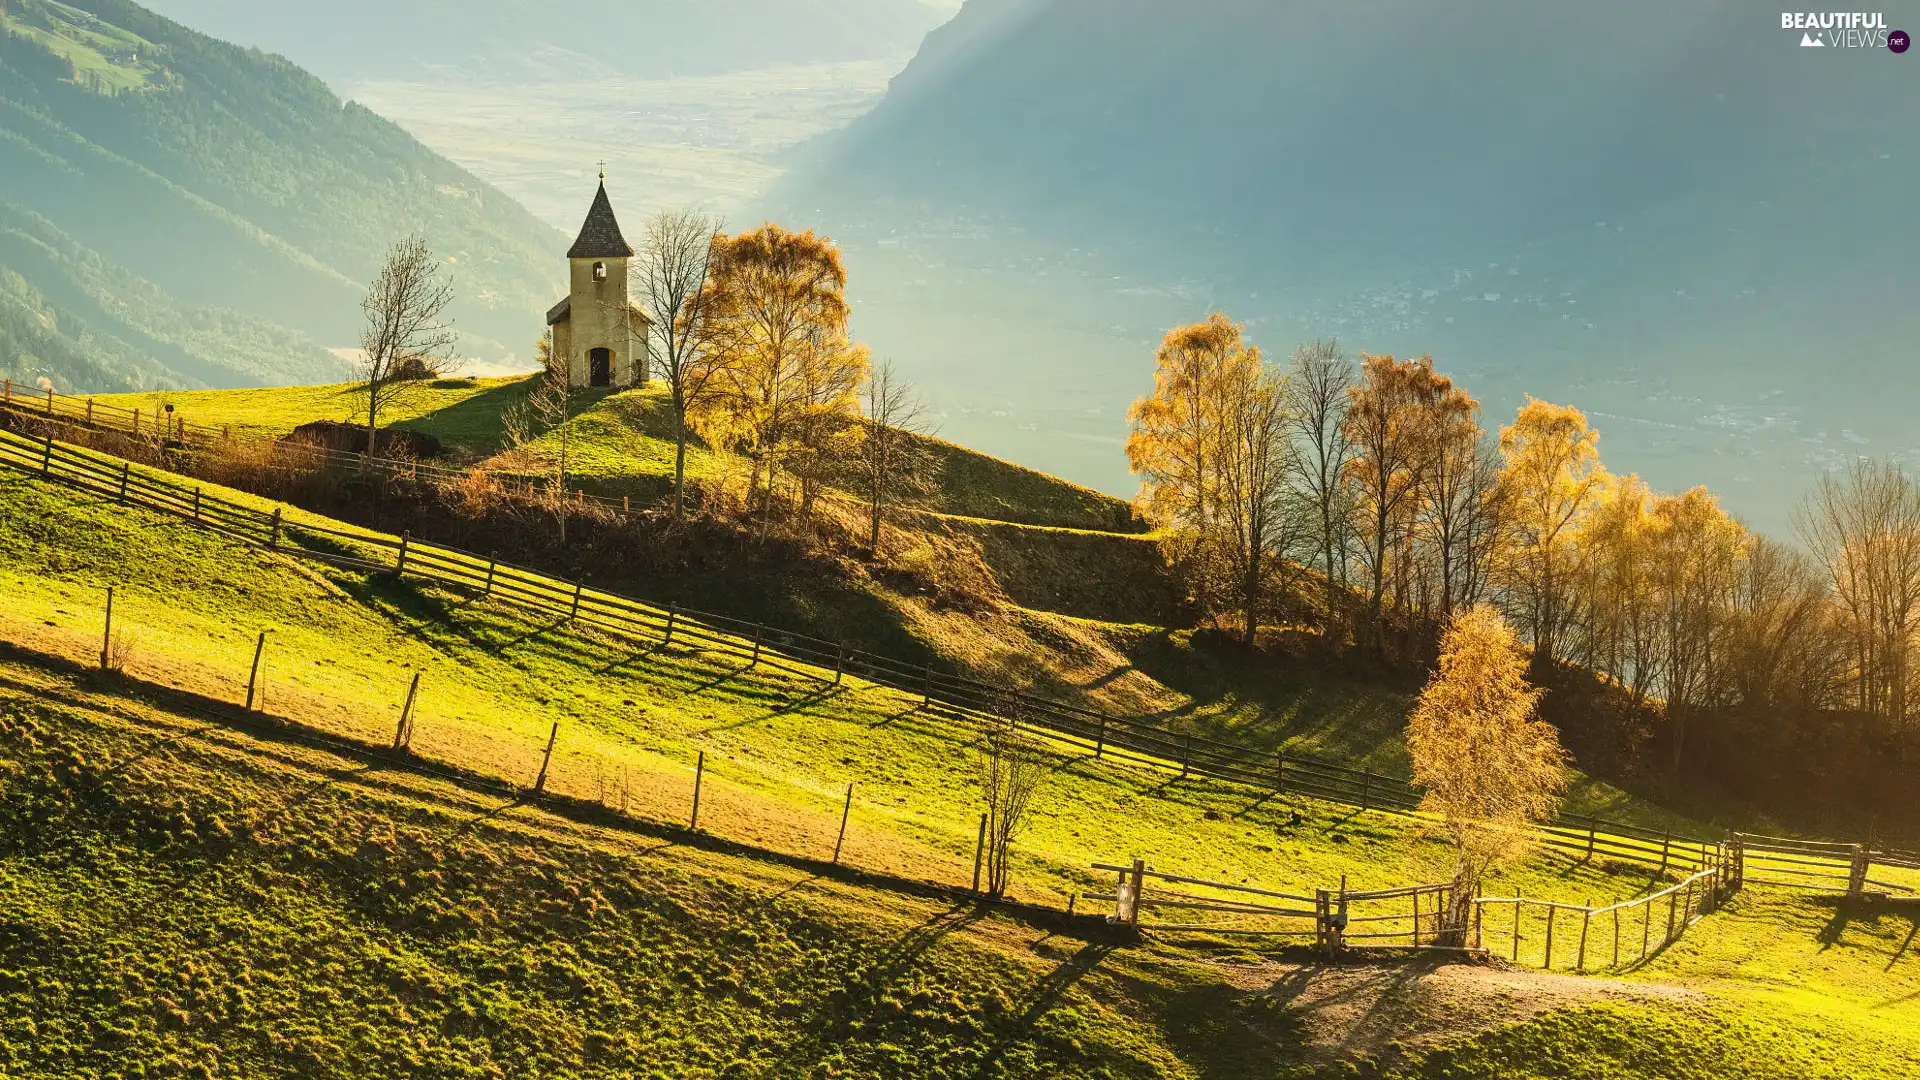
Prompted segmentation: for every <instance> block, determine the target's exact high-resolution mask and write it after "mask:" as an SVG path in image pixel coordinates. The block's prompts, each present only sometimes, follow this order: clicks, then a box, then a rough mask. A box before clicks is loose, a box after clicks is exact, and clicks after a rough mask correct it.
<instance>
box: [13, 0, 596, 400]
mask: <svg viewBox="0 0 1920 1080" xmlns="http://www.w3.org/2000/svg"><path fill="white" fill-rule="evenodd" d="M4 17H5V30H6V32H5V33H4V34H0V174H4V175H5V176H6V177H7V181H6V184H5V185H4V187H0V269H4V270H5V271H7V272H8V273H6V274H4V275H0V368H4V369H6V370H7V371H8V372H9V373H10V374H12V375H14V376H16V377H19V378H22V379H24V380H26V381H34V380H37V379H40V378H47V379H50V380H51V381H53V382H55V383H56V384H61V385H63V387H64V386H67V385H71V386H73V387H76V388H81V389H108V388H127V387H138V386H148V385H154V384H155V381H156V380H159V381H165V380H173V381H177V382H181V383H184V384H187V385H247V384H259V383H273V382H284V381H306V380H311V379H315V378H326V377H330V376H331V377H338V375H339V374H340V372H341V367H340V363H339V361H338V360H337V359H335V358H333V357H331V356H329V355H328V354H327V353H326V352H325V350H324V349H323V348H321V346H340V345H347V344H351V343H352V342H353V341H354V340H355V338H356V335H357V327H358V324H359V319H360V313H359V309H358V304H359V300H360V298H361V296H362V295H363V294H364V291H365V287H366V282H367V281H368V280H369V279H370V278H371V277H372V275H373V273H374V271H375V270H376V269H377V267H378V264H379V260H380V257H381V254H382V253H383V251H384V250H385V249H386V247H387V246H388V245H390V244H391V243H392V242H393V241H394V240H397V239H398V238H400V237H402V236H405V235H407V234H408V233H410V232H414V231H420V232H423V233H424V234H425V235H426V236H427V238H428V240H429V241H430V242H431V243H432V244H433V246H434V248H435V250H436V251H437V252H438V253H440V254H441V255H443V256H445V257H447V259H448V260H449V263H450V266H449V269H450V271H451V272H452V274H453V276H454V280H455V286H456V290H457V292H458V294H459V297H460V299H459V303H458V305H457V308H456V312H455V315H456V321H457V324H458V326H459V327H460V329H461V330H462V331H463V332H465V333H466V334H467V335H469V340H468V344H469V347H470V348H474V349H477V350H479V351H480V352H483V353H495V354H497V353H499V352H502V351H508V350H513V351H518V352H520V353H521V354H522V355H524V354H525V353H527V352H528V351H530V342H531V339H532V337H533V336H534V334H535V333H537V331H538V328H539V323H538V321H537V317H538V313H539V311H540V310H541V309H542V308H543V307H544V305H545V303H546V301H547V300H548V299H550V298H548V297H547V295H546V294H547V293H548V292H550V291H552V288H553V285H552V282H553V280H555V279H556V278H557V275H558V271H557V270H555V269H554V268H553V267H554V261H555V259H556V257H557V256H556V252H558V251H560V250H563V249H564V240H563V238H562V237H561V236H560V235H559V234H558V233H557V232H555V231H554V230H553V229H552V228H550V227H549V226H546V225H544V224H542V223H540V222H539V221H537V220H536V219H534V218H533V217H532V216H531V215H530V214H528V213H527V212H526V211H525V210H524V209H522V208H521V207H519V206H518V205H517V204H515V203H514V202H513V201H512V200H510V199H508V198H506V197H505V196H503V195H501V194H500V193H498V192H497V191H494V190H493V189H492V188H490V187H489V186H487V185H486V184H484V183H482V182H481V181H479V180H477V179H476V178H474V177H473V176H472V175H471V174H469V173H467V172H465V171H464V170H462V169H460V168H459V167H457V166H455V165H453V164H452V163H450V162H448V161H446V160H444V159H443V158H440V157H439V156H437V155H435V154H434V153H432V152H431V151H429V150H427V149H426V148H425V147H423V146H421V145H420V144H419V143H418V142H417V141H415V140H414V139H413V138H412V137H411V136H408V135H407V134H406V133H405V132H403V131H401V130H400V129H399V128H398V127H397V126H395V125H393V124H391V123H388V122H387V121H385V120H383V119H381V118H380V117H378V116H375V115H374V114H372V113H370V112H368V111H367V110H365V109H363V108H360V107H358V106H355V105H353V104H351V103H345V102H342V101H341V100H340V99H338V98H337V97H335V96H334V95H333V94H332V93H331V92H330V91H328V90H327V88H326V87H325V86H324V85H323V84H322V83H321V82H320V81H319V80H318V79H316V78H314V77H313V76H311V75H309V74H307V73H306V72H304V71H302V70H300V69H299V68H297V67H295V66H293V65H292V64H290V63H288V62H287V61H285V60H282V59H280V58H277V57H272V56H268V55H266V54H263V53H260V52H257V51H249V50H245V49H241V48H238V47H236V46H233V45H228V44H225V43H223V42H219V41H215V40H213V39H211V38H208V37H206V36H204V35H201V34H198V33H196V32H194V31H191V30H188V29H185V28H183V27H181V26H178V25H176V24H174V23H172V22H170V21H168V20H166V19H163V18H160V17H158V16H156V15H154V14H152V13H151V12H148V11H146V10H145V9H143V8H140V7H137V6H135V5H133V4H130V3H126V2H125V0H80V2H79V3H77V4H60V3H54V2H52V0H9V3H8V4H7V7H6V10H5V13H4ZM134 297H138V298H139V299H138V302H135V301H133V300H132V299H130V298H134ZM216 327H224V328H225V329H223V330H216V329H215V328H216ZM195 328H197V329H195ZM102 380H105V385H102Z"/></svg>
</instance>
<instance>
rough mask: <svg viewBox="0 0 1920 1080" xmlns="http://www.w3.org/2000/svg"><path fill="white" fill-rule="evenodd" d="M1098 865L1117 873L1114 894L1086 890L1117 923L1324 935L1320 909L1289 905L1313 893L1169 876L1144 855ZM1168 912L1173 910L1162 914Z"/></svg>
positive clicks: (1309, 899)
mask: <svg viewBox="0 0 1920 1080" xmlns="http://www.w3.org/2000/svg"><path fill="white" fill-rule="evenodd" d="M1093 868H1094V869H1095V870H1104V871H1107V872H1109V873H1112V874H1114V875H1116V878H1115V882H1114V890H1113V891H1112V892H1110V893H1087V894H1086V898H1087V899H1089V900H1100V901H1107V902H1110V903H1112V904H1113V914H1112V915H1110V916H1108V921H1110V922H1113V923H1117V924H1120V925H1125V926H1134V927H1138V928H1139V929H1141V930H1160V931H1177V932H1195V933H1209V934H1267V935H1302V936H1307V937H1314V936H1317V935H1318V934H1319V933H1320V912H1319V911H1318V910H1317V908H1315V907H1312V906H1306V907H1289V906H1286V904H1287V903H1292V904H1301V905H1312V904H1313V903H1314V898H1313V897H1311V896H1302V895H1298V894H1295V893H1287V892H1278V891H1275V890H1273V889H1261V888H1255V887H1254V886H1251V885H1233V884H1229V883H1227V882H1224V881H1208V880H1206V879H1205V878H1196V877H1187V876H1184V875H1181V874H1164V873H1161V872H1159V871H1157V870H1153V869H1150V868H1149V867H1148V866H1147V865H1146V863H1145V861H1144V860H1141V859H1135V860H1133V865H1131V866H1115V865H1113V864H1111V863H1094V864H1093ZM1176 886H1183V887H1184V888H1176ZM1276 901H1278V903H1276ZM1162 911H1165V912H1169V913H1170V914H1168V915H1164V916H1160V915H1158V913H1159V912H1162Z"/></svg>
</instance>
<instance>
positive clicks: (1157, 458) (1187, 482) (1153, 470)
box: [1127, 312, 1259, 533]
mask: <svg viewBox="0 0 1920 1080" xmlns="http://www.w3.org/2000/svg"><path fill="white" fill-rule="evenodd" d="M1258 363H1259V355H1258V353H1257V352H1255V353H1249V351H1248V349H1247V346H1246V343H1245V341H1244V340H1243V335H1242V331H1241V328H1240V327H1239V326H1238V325H1236V324H1235V323H1234V322H1233V320H1231V319H1229V318H1227V317H1226V316H1225V315H1223V314H1221V313H1219V312H1215V313H1214V314H1213V315H1212V316H1210V317H1209V318H1208V319H1207V321H1206V322H1200V323H1194V324H1192V325H1190V326H1180V327H1175V328H1174V329H1173V330H1170V331H1168V332H1167V336H1166V339H1165V340H1163V341H1162V342H1161V343H1160V349H1159V351H1158V352H1156V353H1155V354H1154V373H1153V393H1151V394H1149V395H1147V396H1146V397H1143V398H1141V399H1140V400H1138V401H1136V402H1134V403H1133V407H1132V408H1131V409H1129V410H1128V411H1127V420H1128V422H1129V423H1131V424H1132V425H1133V432H1132V434H1131V435H1130V436H1128V438H1127V460H1128V462H1129V463H1130V464H1131V465H1132V466H1133V471H1134V472H1135V473H1137V474H1138V475H1139V476H1140V501H1141V505H1142V508H1143V510H1144V511H1145V513H1146V516H1147V519H1148V520H1150V521H1152V522H1153V523H1154V524H1156V525H1159V526H1161V527H1162V528H1167V527H1176V526H1177V527H1182V528H1186V529H1190V530H1192V531H1194V532H1197V533H1204V532H1206V531H1207V529H1208V527H1209V526H1210V524H1211V523H1212V510H1213V509H1214V506H1213V502H1212V496H1213V492H1214V485H1215V481H1216V477H1215V476H1214V474H1213V471H1212V470H1213V465H1214V462H1215V460H1216V459H1217V457H1218V456H1219V445H1220V438H1221V427H1220V413H1221V401H1222V395H1223V393H1224V392H1225V386H1226V384H1227V382H1228V381H1229V380H1230V379H1233V378H1235V377H1236V375H1235V370H1236V369H1244V368H1246V367H1247V366H1249V365H1257V364H1258Z"/></svg>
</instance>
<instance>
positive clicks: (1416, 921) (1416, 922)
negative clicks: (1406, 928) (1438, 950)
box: [1413, 889, 1420, 948]
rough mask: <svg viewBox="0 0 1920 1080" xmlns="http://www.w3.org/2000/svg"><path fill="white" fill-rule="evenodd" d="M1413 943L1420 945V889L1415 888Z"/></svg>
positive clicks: (1416, 945)
mask: <svg viewBox="0 0 1920 1080" xmlns="http://www.w3.org/2000/svg"><path fill="white" fill-rule="evenodd" d="M1413 944H1414V947H1415V948H1418V947H1419V945H1420V890H1419V889H1415V890H1413Z"/></svg>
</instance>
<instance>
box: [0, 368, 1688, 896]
mask: <svg viewBox="0 0 1920 1080" xmlns="http://www.w3.org/2000/svg"><path fill="white" fill-rule="evenodd" d="M56 400H57V399H56ZM0 465H3V466H6V467H9V468H12V469H15V470H18V471H20V472H24V473H27V474H29V475H34V476H39V477H41V478H43V479H47V480H51V481H57V482H60V483H63V484H66V485H69V486H72V487H75V488H79V489H81V490H85V491H89V492H92V493H95V494H98V495H101V496H104V497H107V498H109V499H112V500H113V501H115V502H117V503H120V504H122V505H129V506H139V507H142V508H144V509H147V510H153V511H158V512H160V513H164V514H169V515H172V516H175V517H178V518H180V519H183V520H186V521H189V522H191V523H193V524H194V525H197V526H199V527H201V528H205V529H209V530H212V531H215V532H218V533H221V534H222V535H225V536H227V537H229V538H231V539H233V540H235V541H237V542H239V543H243V544H247V545H250V546H254V547H259V548H265V549H267V550H271V551H275V552H279V553H282V554H285V555H289V556H293V557H298V558H303V559H309V560H313V561H317V562H323V563H328V564H331V565H335V566H340V567H345V568H349V569H354V570H360V571H365V572H369V573H387V574H391V575H393V576H395V577H397V578H403V579H408V580H414V581H418V582H421V583H423V584H428V585H431V586H435V587H439V588H445V589H449V590H454V591H458V592H462V593H464V594H467V595H470V596H475V597H482V598H486V599H489V600H491V601H493V602H496V603H500V604H503V605H506V606H509V607H512V608H514V609H516V610H518V611H520V612H522V613H525V614H528V615H532V616H536V617H547V618H551V619H555V620H557V621H559V622H563V623H573V624H577V625H580V626H585V627H591V628H595V629H599V630H604V631H607V632H610V633H616V634H621V635H625V636H629V637H634V638H649V639H655V640H658V641H660V642H662V643H668V644H671V643H675V642H679V643H683V644H688V645H697V646H699V647H701V648H707V649H712V650H716V651H720V652H725V653H730V654H732V655H734V656H737V657H740V658H742V659H744V660H746V661H747V663H748V664H749V666H759V665H762V664H766V665H769V666H773V667H777V668H780V669H783V670H785V671H788V672H789V673H793V674H797V675H800V676H803V677H808V678H813V679H817V680H820V681H821V682H823V683H827V684H835V685H837V684H839V683H841V682H842V681H843V680H845V679H847V678H859V679H864V680H866V681H867V682H870V683H873V684H876V685H881V686H887V687H891V688H893V689H895V690H899V691H903V692H906V693H910V694H914V695H917V696H919V697H920V698H921V701H922V705H923V706H924V707H925V709H926V710H927V712H928V714H929V715H931V716H932V717H934V718H935V719H942V720H949V721H953V722H957V723H963V724H968V725H977V724H979V723H981V722H983V721H999V722H1012V723H1014V724H1017V725H1022V726H1025V727H1028V728H1030V729H1032V730H1034V731H1036V733H1044V734H1045V735H1047V736H1049V737H1052V738H1055V739H1058V740H1062V741H1065V742H1068V743H1072V744H1076V745H1079V746H1082V747H1084V748H1086V749H1088V750H1091V751H1092V753H1093V754H1094V756H1095V757H1101V758H1105V757H1113V758H1116V759H1119V760H1124V761H1128V762H1132V763H1135V764H1140V765H1145V766H1149V767H1153V768H1159V769H1166V770H1170V771H1177V772H1178V773H1179V774H1180V775H1182V776H1189V775H1190V776H1196V777H1206V778H1211V779H1217V780H1224V781H1228V782H1232V783H1237V784H1242V785H1246V786H1250V787H1253V788H1257V789H1260V790H1264V791H1271V792H1274V793H1276V794H1285V793H1293V794H1299V795H1304V796H1308V797H1311V798H1316V799H1321V800H1324V801H1328V802H1334V803H1340V804H1345V805H1350V806H1355V807H1359V808H1360V809H1363V810H1378V811H1385V812H1391V813H1403V814H1408V813H1412V812H1414V810H1415V808H1416V807H1417V806H1418V805H1419V801H1420V795H1419V792H1418V791H1417V790H1415V789H1414V788H1413V786H1412V785H1411V784H1410V783H1409V782H1408V781H1407V780H1406V779H1404V778H1402V777H1396V776H1392V775H1387V774H1382V773H1378V772H1375V771H1373V770H1370V769H1356V768H1353V767H1350V766H1346V765H1341V764H1339V763H1336V762H1331V761H1326V760H1324V759H1320V758H1316V757H1312V756H1308V755H1301V754H1290V753H1284V752H1280V753H1271V752H1263V751H1259V750H1254V749H1251V748H1248V747H1243V746H1236V745H1231V744H1227V743H1221V742H1217V741H1213V740H1210V739H1207V738H1205V737H1202V736H1195V735H1191V734H1184V733H1179V732H1173V731H1169V730H1167V729H1166V728H1164V727H1162V726H1160V725H1158V724H1155V723H1153V722H1151V721H1147V720H1142V719H1138V718H1133V717H1124V716H1114V715H1111V714H1107V713H1104V712H1100V711H1096V710H1093V709H1088V708H1084V707H1081V706H1077V705H1071V704H1067V703H1064V702H1059V701H1054V700H1051V699H1047V698H1043V697H1040V696H1038V695H1034V694H1030V693H1026V692H1022V691H1018V690H1013V689H1010V688H1008V687H1005V686H1001V685H995V684H991V683H987V682H984V681H981V680H977V679H969V678H965V677H963V676H957V675H953V674H950V673H947V672H942V671H937V670H935V669H934V668H933V667H931V666H930V665H914V664H909V663H905V662H903V661H900V660H897V659H894V658H892V657H887V656H882V655H878V654H875V653H871V652H866V651H864V650H860V649H857V648H851V647H848V646H846V645H844V644H841V643H838V642H833V641H828V640H825V639H821V638H817V637H812V636H810V635H806V634H799V633H795V632H792V631H787V630H782V629H779V628H776V627H770V626H765V625H761V624H758V623H754V622H750V621H746V620H741V619H734V618H731V617H728V616H724V615H717V614H713V613H710V612H702V611H697V610H694V609H690V608H682V607H678V606H676V605H674V604H667V605H664V606H661V605H656V604H650V603H647V602H645V601H642V600H638V599H635V598H632V597H628V596H624V595H621V594H618V593H614V592H610V591H607V590H603V589H597V588H591V587H589V586H588V585H587V584H586V582H584V581H578V580H576V581H567V580H563V579H561V578H557V577H554V576H551V575H548V574H543V573H540V572H539V571H536V570H532V569H529V568H526V567H522V566H516V565H513V564H510V563H506V562H502V561H500V560H498V559H495V558H491V557H489V556H484V555H479V554H476V553H473V552H467V551H461V550H459V549H457V548H452V547H447V546H444V545H437V544H428V543H424V542H421V541H417V540H413V539H411V538H410V537H407V536H401V537H399V538H397V539H396V538H392V537H386V536H380V535H377V534H374V533H372V532H369V531H365V530H355V529H348V528H336V527H332V526H326V525H318V524H314V523H311V522H305V521H296V520H294V519H292V518H290V517H288V516H287V515H286V514H285V513H284V511H283V510H281V509H277V508H276V509H274V510H271V511H267V510H261V509H257V508H254V507H250V506H245V505H242V504H240V503H237V502H233V501H230V500H226V499H223V498H220V497H218V496H214V495H208V494H206V493H205V492H204V491H203V490H202V489H201V488H200V487H197V486H192V485H188V484H182V483H179V482H176V481H174V480H168V479H162V478H161V477H159V476H156V475H153V474H152V473H151V472H150V471H149V470H146V469H144V468H140V469H136V468H134V467H133V466H132V465H131V464H130V463H129V462H127V461H126V460H124V459H120V458H115V457H112V456H110V455H107V454H104V453H99V452H95V451H85V450H80V449H77V448H74V447H70V446H67V445H66V444H63V443H60V442H59V441H57V440H56V439H54V438H53V436H52V434H51V433H49V434H47V435H45V436H44V437H42V438H39V439H34V438H30V437H28V436H26V435H23V434H21V433H19V432H15V431H5V430H0ZM1541 839H1542V842H1543V843H1545V844H1546V845H1547V846H1549V847H1551V848H1553V849H1554V850H1557V851H1559V852H1561V853H1563V854H1566V855H1568V856H1569V857H1578V858H1587V859H1594V858H1607V859H1614V860H1622V861H1627V862H1632V863H1636V864H1639V865H1646V866H1654V867H1658V868H1660V869H1662V870H1666V869H1670V868H1671V869H1680V870H1686V869H1699V868H1702V867H1704V866H1705V865H1706V863H1707V861H1708V860H1709V858H1710V854H1709V853H1710V852H1711V850H1712V848H1713V845H1712V844H1711V843H1709V842H1707V841H1704V840H1701V839H1698V838H1693V837H1684V836H1676V835H1674V834H1671V833H1663V832H1660V831H1657V830H1652V829H1646V828H1642V827H1639V826H1634V825H1629V824H1624V823H1619V822H1607V821H1599V820H1595V819H1590V818H1583V817H1575V816H1570V815H1569V816H1563V817H1561V818H1560V819H1558V820H1557V821H1555V822H1554V823H1553V824H1552V825H1550V826H1548V827H1547V828H1546V829H1545V830H1544V831H1543V833H1542V836H1541Z"/></svg>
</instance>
